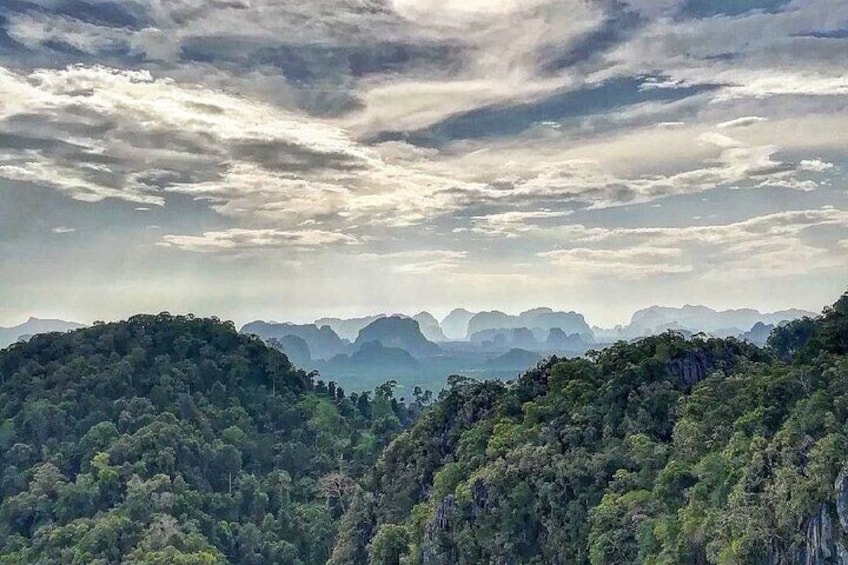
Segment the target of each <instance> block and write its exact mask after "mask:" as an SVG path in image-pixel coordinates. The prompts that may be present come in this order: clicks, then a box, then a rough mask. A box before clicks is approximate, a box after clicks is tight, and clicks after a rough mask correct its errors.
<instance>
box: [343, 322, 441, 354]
mask: <svg viewBox="0 0 848 565" xmlns="http://www.w3.org/2000/svg"><path fill="white" fill-rule="evenodd" d="M371 341H378V342H380V343H381V344H382V345H383V346H385V347H396V348H399V349H403V350H405V351H406V352H408V353H409V354H411V355H413V356H415V357H431V356H434V355H438V354H439V353H440V352H441V350H440V349H439V346H438V345H436V344H435V343H433V342H432V341H429V340H428V339H427V338H426V337H424V334H422V333H421V328H420V327H419V325H418V322H416V321H415V320H413V319H412V318H403V317H400V316H391V317H389V318H380V319H378V320H374V321H373V322H371V323H370V324H368V326H366V327H365V328H363V329H362V331H360V332H359V336H357V338H356V341H355V342H354V344H353V348H354V351H358V350H359V349H360V348H361V347H362V345H363V344H365V343H368V342H371Z"/></svg>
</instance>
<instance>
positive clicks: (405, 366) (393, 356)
mask: <svg viewBox="0 0 848 565" xmlns="http://www.w3.org/2000/svg"><path fill="white" fill-rule="evenodd" d="M331 362H332V363H333V364H334V365H339V364H346V365H347V366H348V368H358V369H363V368H365V369H369V370H374V369H379V370H382V371H388V374H391V373H392V372H395V371H408V370H411V369H415V368H417V367H418V361H417V360H416V359H415V357H413V356H412V355H410V354H409V353H408V352H407V351H405V350H403V349H401V348H398V347H385V346H384V345H383V344H382V343H380V342H379V341H369V342H366V343H363V344H361V345H360V347H359V349H358V350H357V351H355V352H354V353H353V354H352V355H350V356H337V357H334V358H333V359H332V360H331Z"/></svg>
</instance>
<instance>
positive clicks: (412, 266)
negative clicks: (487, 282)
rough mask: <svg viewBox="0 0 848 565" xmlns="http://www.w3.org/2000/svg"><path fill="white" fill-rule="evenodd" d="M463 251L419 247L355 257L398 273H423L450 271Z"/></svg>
mask: <svg viewBox="0 0 848 565" xmlns="http://www.w3.org/2000/svg"><path fill="white" fill-rule="evenodd" d="M466 257H467V252H465V251H449V250H442V249H421V250H418V249H416V250H408V251H396V252H389V253H360V254H358V255H356V258H357V259H359V260H361V261H365V262H370V263H379V264H381V265H384V267H385V268H387V269H389V270H390V271H392V272H393V273H396V274H399V275H423V274H432V273H437V272H446V271H452V270H454V269H456V268H457V267H459V265H460V264H461V263H462V262H463V261H464V260H465V259H466Z"/></svg>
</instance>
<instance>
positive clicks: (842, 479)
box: [833, 465, 848, 534]
mask: <svg viewBox="0 0 848 565" xmlns="http://www.w3.org/2000/svg"><path fill="white" fill-rule="evenodd" d="M833 489H834V491H836V514H837V515H838V516H839V525H840V527H841V528H842V531H843V532H844V533H846V534H848V465H846V466H845V467H843V468H842V472H840V473H839V475H838V476H837V477H836V481H835V482H834V484H833Z"/></svg>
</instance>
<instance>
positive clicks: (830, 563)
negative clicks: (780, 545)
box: [768, 464, 848, 565]
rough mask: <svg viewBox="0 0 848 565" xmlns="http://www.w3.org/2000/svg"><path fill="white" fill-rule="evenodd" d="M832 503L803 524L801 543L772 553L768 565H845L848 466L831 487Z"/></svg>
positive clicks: (847, 558) (847, 555) (847, 535)
mask: <svg viewBox="0 0 848 565" xmlns="http://www.w3.org/2000/svg"><path fill="white" fill-rule="evenodd" d="M833 488H834V500H833V501H832V502H825V503H824V504H821V505H820V506H819V507H818V509H817V510H816V512H815V513H814V514H813V515H812V516H811V517H810V518H809V519H808V520H807V521H806V522H805V523H804V529H803V532H804V540H803V542H802V543H801V544H799V545H795V546H792V547H790V548H789V550H788V551H779V550H775V551H773V552H772V554H771V555H770V556H769V560H768V564H769V565H790V564H792V565H848V543H846V542H848V464H846V466H845V468H843V469H842V472H841V473H839V476H838V477H837V478H836V481H835V482H834V485H833Z"/></svg>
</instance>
